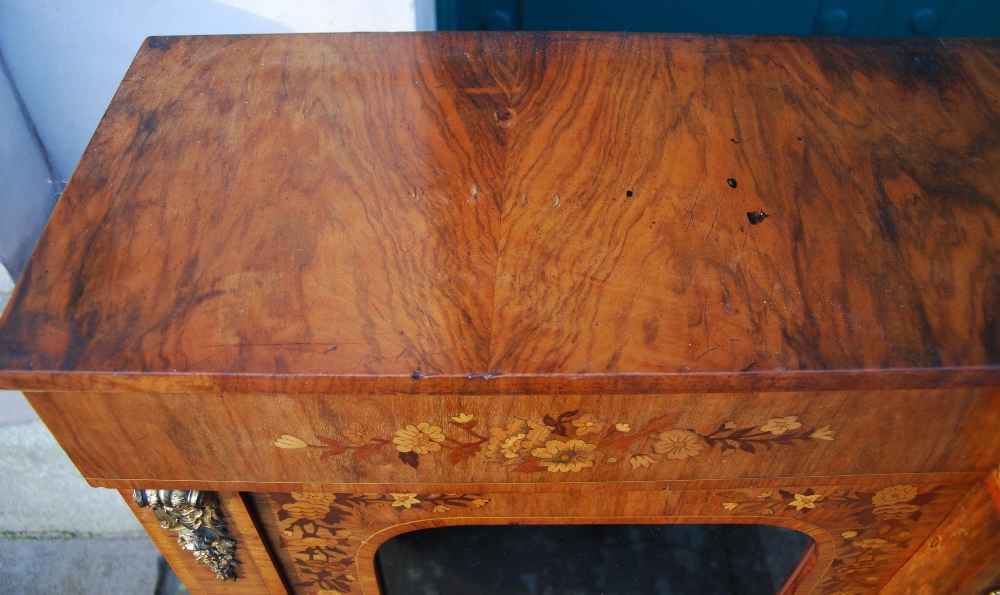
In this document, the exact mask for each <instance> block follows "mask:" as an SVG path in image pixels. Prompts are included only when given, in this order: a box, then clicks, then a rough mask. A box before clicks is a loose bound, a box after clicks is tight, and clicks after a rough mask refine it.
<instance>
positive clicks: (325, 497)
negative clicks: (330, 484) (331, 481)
mask: <svg viewBox="0 0 1000 595" xmlns="http://www.w3.org/2000/svg"><path fill="white" fill-rule="evenodd" d="M291 496H292V498H294V499H295V500H298V501H299V502H314V503H316V504H323V505H324V506H330V505H331V504H333V503H334V502H335V501H336V500H337V497H336V496H335V495H333V494H327V493H326V492H292V493H291Z"/></svg>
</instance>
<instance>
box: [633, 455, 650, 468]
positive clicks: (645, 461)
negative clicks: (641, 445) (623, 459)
mask: <svg viewBox="0 0 1000 595" xmlns="http://www.w3.org/2000/svg"><path fill="white" fill-rule="evenodd" d="M628 462H629V464H631V465H632V468H633V469H638V468H639V467H646V468H648V467H649V466H650V465H651V464H652V463H655V462H656V459H654V458H653V457H651V456H649V455H643V454H638V455H632V456H631V457H629V460H628Z"/></svg>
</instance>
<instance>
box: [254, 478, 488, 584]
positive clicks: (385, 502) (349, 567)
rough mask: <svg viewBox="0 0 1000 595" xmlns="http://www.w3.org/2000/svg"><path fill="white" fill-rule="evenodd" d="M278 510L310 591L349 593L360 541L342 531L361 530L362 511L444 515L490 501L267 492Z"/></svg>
mask: <svg viewBox="0 0 1000 595" xmlns="http://www.w3.org/2000/svg"><path fill="white" fill-rule="evenodd" d="M269 497H270V498H271V500H272V501H273V502H274V503H275V505H276V506H277V507H278V512H277V516H278V528H279V531H280V532H281V540H282V546H283V547H284V549H285V550H286V551H287V553H288V555H289V556H290V557H291V559H292V564H293V566H294V568H295V573H296V575H297V580H296V581H295V582H294V584H293V585H292V586H293V587H295V588H296V589H297V590H299V589H301V590H304V591H305V592H307V593H316V594H318V595H326V594H330V593H349V592H351V590H352V588H353V585H354V584H355V583H356V581H357V577H356V576H355V574H353V568H354V552H356V551H357V549H358V546H359V545H360V543H361V538H360V537H359V536H358V535H355V534H354V532H352V531H350V530H348V529H346V528H344V527H345V525H350V526H357V525H358V524H359V522H360V521H359V520H358V515H359V513H360V511H361V510H362V509H364V508H385V509H387V510H394V511H397V513H398V514H403V513H404V512H405V511H408V510H417V509H420V510H422V511H424V513H427V511H430V513H437V514H444V513H447V512H449V511H451V510H453V509H459V508H470V509H476V508H482V507H484V506H486V505H487V504H489V502H490V500H489V498H483V497H481V496H476V495H470V494H327V493H320V492H297V493H291V494H283V493H275V494H269Z"/></svg>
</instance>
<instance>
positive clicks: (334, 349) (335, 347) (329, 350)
mask: <svg viewBox="0 0 1000 595" xmlns="http://www.w3.org/2000/svg"><path fill="white" fill-rule="evenodd" d="M338 347H340V345H334V346H333V347H331V348H329V349H327V350H326V351H324V352H323V355H326V354H328V353H330V352H331V351H336V350H337V348H338Z"/></svg>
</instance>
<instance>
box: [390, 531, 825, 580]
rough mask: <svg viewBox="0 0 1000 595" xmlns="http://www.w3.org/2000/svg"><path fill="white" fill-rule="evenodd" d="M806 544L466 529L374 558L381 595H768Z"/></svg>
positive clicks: (782, 536)
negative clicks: (473, 594) (757, 594)
mask: <svg viewBox="0 0 1000 595" xmlns="http://www.w3.org/2000/svg"><path fill="white" fill-rule="evenodd" d="M811 543H812V539H811V538H809V537H808V536H806V535H805V534H803V533H799V532H797V531H792V530H789V529H781V528H778V527H771V526H768V525H470V526H458V527H443V528H439V529H425V530H421V531H412V532H409V533H404V534H402V535H399V536H396V537H394V538H392V539H390V540H389V541H387V542H386V543H384V544H382V547H380V548H379V549H378V552H377V554H376V556H375V564H376V567H377V568H378V572H379V583H380V585H381V587H382V593H383V594H385V595H453V594H454V595H464V594H467V593H476V594H477V595H494V594H495V595H501V594H502V595H508V594H511V593H517V594H522V593H523V594H525V595H536V594H537V595H563V594H566V595H568V594H573V595H577V594H581V595H582V594H587V595H590V594H598V593H600V594H604V595H612V594H626V593H628V594H632V593H635V594H643V595H647V594H668V593H669V594H673V593H678V594H681V593H683V594H691V593H698V594H703V595H712V594H715V593H719V594H725V595H732V594H733V593H743V594H748V595H752V594H756V593H768V594H773V593H775V592H776V591H777V590H778V589H780V588H781V586H782V585H784V583H785V581H786V580H787V579H788V578H789V576H790V575H791V573H792V571H793V570H794V569H795V567H796V565H797V564H798V562H799V560H801V558H802V556H803V554H804V553H805V552H806V549H807V548H808V546H809V544H811Z"/></svg>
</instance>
